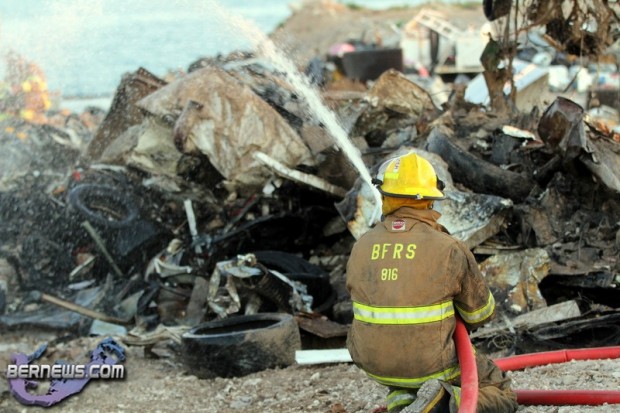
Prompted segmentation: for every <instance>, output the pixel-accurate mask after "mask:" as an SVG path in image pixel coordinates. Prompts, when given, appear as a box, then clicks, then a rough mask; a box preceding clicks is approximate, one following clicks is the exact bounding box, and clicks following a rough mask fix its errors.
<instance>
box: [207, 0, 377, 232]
mask: <svg viewBox="0 0 620 413" xmlns="http://www.w3.org/2000/svg"><path fill="white" fill-rule="evenodd" d="M208 4H209V5H210V7H211V11H213V12H215V13H216V14H217V15H218V17H220V18H221V19H222V20H223V21H225V22H226V23H227V24H228V25H230V27H234V28H236V29H238V30H239V31H238V32H237V33H240V34H242V35H243V36H244V37H245V38H246V39H247V40H249V41H250V43H251V44H252V46H253V48H254V49H255V50H256V51H257V53H259V54H261V55H263V56H265V57H266V58H268V59H269V60H270V61H271V63H272V64H273V65H274V66H275V67H276V68H277V69H278V70H280V71H281V72H283V73H284V74H285V76H286V78H287V79H288V81H289V82H290V83H291V86H293V88H295V90H296V91H297V92H298V93H299V95H300V96H302V97H303V98H304V99H305V100H306V102H307V104H308V106H309V107H310V110H311V111H312V114H313V115H314V116H315V117H316V119H317V120H319V121H320V122H321V124H322V125H323V126H324V127H325V128H326V129H327V131H328V132H329V134H330V135H331V136H332V138H333V139H334V141H335V143H336V145H337V146H338V147H339V148H340V149H341V150H342V151H343V153H344V154H345V155H346V157H347V158H348V159H349V162H351V164H352V166H353V167H354V168H355V169H357V171H358V172H359V174H360V177H361V178H362V181H363V182H364V183H366V184H367V185H368V187H369V188H371V191H372V194H373V197H374V199H375V207H376V208H375V212H374V213H373V214H372V217H371V218H370V219H369V221H370V222H368V225H371V224H372V223H374V222H376V221H377V220H378V218H379V216H380V214H381V194H380V193H379V191H378V190H377V188H376V187H375V186H374V185H373V184H372V178H371V176H370V173H369V172H368V169H367V168H366V165H365V164H364V162H363V160H362V157H361V154H360V152H359V150H358V149H357V148H356V147H355V146H354V145H353V143H352V142H351V140H350V139H349V137H348V135H347V133H346V131H345V130H344V129H343V128H342V126H341V125H340V122H339V121H338V119H337V117H336V115H335V113H334V112H333V111H331V110H330V109H329V108H328V107H327V106H326V105H325V104H324V103H323V99H322V98H321V95H320V93H319V91H318V90H317V88H316V87H314V86H313V85H312V84H311V83H310V81H309V80H308V78H307V77H306V75H305V74H303V73H301V72H300V71H299V70H298V69H297V67H296V66H295V64H294V63H293V61H292V60H291V59H290V58H289V57H287V56H286V55H285V54H284V53H283V51H282V50H280V49H279V48H278V47H277V46H276V45H275V43H274V42H273V41H272V40H271V39H270V38H269V37H268V36H267V35H266V34H265V33H264V32H263V31H262V30H261V29H260V28H259V27H258V26H257V25H256V24H255V23H254V22H252V21H251V20H248V19H246V18H244V17H241V16H237V15H234V14H232V13H230V12H229V11H227V10H226V9H225V8H224V7H223V6H221V5H220V4H219V3H218V2H217V1H216V0H210V1H208Z"/></svg>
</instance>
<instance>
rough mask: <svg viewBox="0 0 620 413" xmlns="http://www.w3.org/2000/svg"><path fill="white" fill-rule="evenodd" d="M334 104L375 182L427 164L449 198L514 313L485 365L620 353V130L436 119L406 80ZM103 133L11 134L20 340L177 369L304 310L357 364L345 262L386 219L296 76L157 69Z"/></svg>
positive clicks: (509, 114)
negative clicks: (617, 349) (59, 337)
mask: <svg viewBox="0 0 620 413" xmlns="http://www.w3.org/2000/svg"><path fill="white" fill-rule="evenodd" d="M332 86H333V87H330V86H329V85H327V86H325V87H324V89H323V90H322V94H323V99H324V101H325V102H326V104H327V105H328V106H329V108H330V109H331V110H333V111H334V112H335V113H336V114H337V116H338V118H339V119H340V121H341V124H342V125H343V127H344V128H345V130H346V132H347V133H348V135H349V137H350V139H351V141H352V142H353V143H354V145H355V147H356V149H357V150H358V151H359V155H361V157H362V159H363V161H364V163H365V164H366V165H367V167H368V169H369V170H370V171H371V172H372V171H374V170H375V169H376V168H377V167H378V165H380V164H381V163H382V162H384V161H385V160H386V159H389V158H390V157H393V156H396V155H398V154H401V153H404V152H407V151H418V152H420V153H423V154H424V156H426V157H428V158H429V159H430V161H431V162H432V163H433V165H434V166H435V169H436V170H437V171H438V174H439V176H440V178H441V179H442V180H443V181H444V182H446V183H447V187H446V191H445V192H446V195H447V200H446V201H443V202H440V203H438V204H439V205H437V206H436V208H437V209H438V210H439V211H440V212H441V213H442V214H443V216H442V218H441V221H440V222H441V223H442V224H444V226H446V227H447V228H448V229H449V230H450V231H451V232H452V233H453V234H454V235H455V236H456V237H457V238H459V239H461V240H463V241H464V242H465V243H466V244H467V245H468V246H469V247H470V248H471V249H472V250H473V252H474V253H475V255H476V258H477V259H478V260H479V264H480V268H481V270H482V272H483V274H484V275H485V277H486V279H487V281H488V282H489V284H490V286H491V288H492V290H493V292H494V294H495V296H496V300H497V302H498V308H499V315H498V317H496V321H495V322H494V324H492V325H490V326H487V327H485V328H483V329H480V330H478V331H476V332H475V333H474V334H473V335H472V339H473V340H474V341H476V342H478V343H479V344H480V346H481V348H484V349H486V350H488V351H489V352H496V353H497V352H499V353H503V354H506V355H508V354H513V353H522V352H528V351H532V350H541V349H554V348H566V347H587V346H602V345H607V344H613V343H617V342H618V340H619V339H620V312H619V310H618V302H619V300H618V297H619V295H618V283H619V282H620V261H619V260H618V256H619V252H620V218H619V217H620V196H619V193H620V135H619V134H618V132H614V130H613V128H610V127H609V125H607V124H606V123H604V122H602V121H601V120H599V119H594V118H593V117H592V116H591V115H590V114H589V112H587V111H586V110H585V109H584V108H583V107H582V106H581V105H579V104H577V103H576V102H574V101H572V100H570V99H568V98H566V97H557V98H556V99H554V100H553V102H552V103H551V104H550V105H548V106H546V107H541V108H539V107H532V108H531V110H529V111H527V112H524V111H519V110H516V109H515V110H510V111H505V112H496V111H489V110H488V109H487V107H486V106H485V105H484V104H483V103H472V102H471V101H468V100H466V99H465V98H464V91H463V90H462V89H459V88H458V87H456V86H455V88H454V92H453V93H452V94H451V96H450V98H449V99H448V100H447V101H445V102H443V103H442V104H441V105H438V104H437V103H436V102H435V101H434V99H433V98H432V97H431V96H432V95H431V93H430V92H429V91H428V90H427V88H428V83H426V82H424V81H421V80H420V79H419V78H417V77H415V76H411V75H409V74H403V73H402V72H399V71H397V70H393V69H390V70H387V71H385V72H383V74H381V76H380V77H378V78H377V79H375V80H374V81H371V82H368V83H367V84H366V85H362V86H360V83H355V88H354V89H350V90H344V89H342V84H341V86H339V87H336V86H335V85H332ZM90 115H92V116H91V117H90V118H89V122H92V118H93V116H95V115H97V113H96V111H92V113H90ZM99 115H100V116H99V117H96V127H93V126H92V123H86V122H85V121H84V120H83V119H81V118H80V117H76V116H67V115H63V114H58V115H57V118H55V119H56V121H55V122H50V123H47V124H43V125H36V124H30V123H28V122H27V121H23V120H20V121H17V120H15V119H8V120H7V119H5V120H3V121H2V124H1V125H0V133H1V135H0V140H1V141H2V145H3V148H5V150H4V151H2V153H1V154H0V165H2V168H0V169H1V170H2V180H1V181H0V234H1V236H0V328H2V329H16V328H22V327H40V328H47V329H50V328H51V329H56V330H59V331H70V332H73V333H74V334H80V335H83V334H89V333H90V334H93V335H98V334H102V335H103V334H108V333H110V332H113V333H114V334H120V335H122V336H123V337H125V343H126V344H130V345H143V346H147V347H149V348H151V350H152V351H157V345H158V343H161V342H165V341H167V340H169V339H173V340H176V341H177V342H178V341H179V340H178V338H179V332H183V331H186V330H187V329H189V328H191V327H192V326H195V325H198V324H200V323H201V322H205V321H210V320H216V319H223V318H226V317H230V316H237V315H252V314H257V313H263V312H264V313H268V312H284V313H289V314H292V315H294V316H295V318H296V320H297V323H298V325H299V327H300V331H301V338H302V341H301V345H302V346H303V347H304V348H313V347H322V348H326V347H340V346H342V345H343V342H344V338H345V336H346V332H347V328H348V327H347V324H348V323H349V322H350V321H351V318H352V313H351V303H350V301H349V298H348V296H347V292H346V290H345V288H344V279H345V274H344V268H345V263H346V260H347V257H348V253H349V251H350V247H351V245H352V243H353V242H354V241H355V239H356V238H358V237H359V236H360V235H361V234H363V233H364V232H365V231H366V230H368V229H369V223H370V222H372V219H371V216H372V214H373V211H375V210H376V209H375V206H376V205H375V204H374V201H373V198H372V196H371V195H370V194H369V191H368V189H369V188H368V187H367V186H365V185H364V182H363V181H362V180H361V179H360V178H359V171H357V170H356V169H355V168H354V167H353V166H351V163H350V161H349V158H348V156H347V154H346V153H344V152H343V151H342V150H340V148H339V147H338V146H337V145H336V144H335V142H334V141H333V139H332V138H331V135H330V131H329V130H328V129H326V127H325V126H324V125H322V124H321V123H320V122H318V121H316V120H315V119H314V117H313V116H312V115H311V111H310V110H309V108H308V105H307V102H305V101H304V97H303V96H300V95H299V92H298V91H297V90H296V89H295V88H294V87H293V86H292V85H291V84H290V83H289V81H288V79H287V77H286V75H285V74H282V73H280V72H278V70H276V69H274V68H273V67H272V66H271V65H270V63H269V62H268V61H266V60H264V59H262V58H261V57H260V56H255V55H254V54H251V53H234V54H231V55H228V56H220V57H217V58H205V59H201V60H200V61H197V62H196V63H195V64H193V65H192V66H191V67H190V68H189V70H188V73H187V74H186V75H181V76H179V77H178V78H177V79H174V80H172V81H170V82H167V81H164V80H163V79H159V78H157V77H156V76H154V75H153V74H151V73H149V72H148V71H147V70H145V69H143V68H140V69H139V70H137V71H136V72H134V73H130V74H127V75H125V76H124V78H123V79H122V82H121V84H120V85H119V87H118V89H117V91H116V94H115V96H114V99H113V102H112V105H111V107H110V109H109V111H108V112H107V113H105V116H101V114H99ZM18 133H19V134H20V135H19V137H18V136H17V134H18ZM93 320H95V321H96V322H93Z"/></svg>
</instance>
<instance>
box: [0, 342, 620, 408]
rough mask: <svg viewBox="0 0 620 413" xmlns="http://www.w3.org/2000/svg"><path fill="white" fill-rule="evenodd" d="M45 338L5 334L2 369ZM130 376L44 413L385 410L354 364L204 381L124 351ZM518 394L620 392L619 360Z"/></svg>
mask: <svg viewBox="0 0 620 413" xmlns="http://www.w3.org/2000/svg"><path fill="white" fill-rule="evenodd" d="M49 339H50V337H46V336H40V335H36V334H3V336H2V339H0V365H2V366H6V364H7V363H8V360H9V357H10V354H11V353H13V352H15V351H24V352H32V351H33V350H34V349H35V348H36V346H37V345H39V344H41V343H42V342H44V341H45V340H49ZM99 340H100V339H98V338H80V339H76V340H72V341H70V342H67V343H64V344H59V345H56V346H50V348H49V349H48V352H47V354H46V357H47V358H45V359H42V360H40V363H44V362H53V361H55V360H57V359H64V360H72V361H73V362H75V363H80V362H86V361H87V358H86V355H87V352H88V350H89V349H92V348H94V347H95V346H96V344H97V343H98V342H99ZM127 353H128V357H127V360H126V362H125V366H126V374H127V377H126V378H125V379H124V380H117V381H92V382H91V383H90V384H89V385H88V386H87V387H86V388H85V389H84V390H83V391H82V392H81V393H79V394H77V395H75V396H72V397H71V398H69V399H67V400H65V401H63V402H62V403H60V404H58V405H56V406H53V407H52V408H50V409H46V411H52V412H53V411H62V412H69V413H78V412H84V413H99V412H101V413H103V412H106V413H107V412H176V411H183V412H213V413H220V412H246V413H268V412H273V413H276V412H277V413H279V412H313V413H355V412H360V413H362V412H363V413H371V412H373V410H375V409H377V408H379V407H381V406H384V405H385V402H384V397H385V394H386V391H385V389H384V388H383V387H382V386H380V385H378V384H376V383H374V382H373V381H371V380H370V379H368V378H367V377H366V375H365V374H364V373H363V372H361V371H360V370H359V369H358V368H357V367H355V366H354V365H352V364H346V363H345V364H330V365H320V366H301V365H293V366H290V367H288V368H284V369H275V370H265V371H261V372H258V373H254V374H251V375H248V376H245V377H238V378H231V379H223V378H216V379H212V380H201V379H197V378H196V377H195V376H191V375H187V374H186V373H185V372H184V370H183V366H182V365H181V364H180V363H179V362H178V361H177V360H176V358H175V357H174V353H170V357H165V358H159V359H152V358H145V357H144V351H143V349H142V348H141V347H129V348H128V349H127ZM509 374H510V376H511V377H512V379H513V387H514V388H516V389H575V390H578V389H590V390H618V389H620V360H597V361H581V362H569V363H563V364H556V365H548V366H543V367H537V368H532V369H528V370H525V371H518V372H511V373H509ZM36 409H37V408H33V407H28V406H23V405H21V404H20V403H18V402H17V401H16V400H15V399H13V397H12V396H11V395H10V394H9V393H8V389H7V383H6V381H5V380H1V381H0V412H1V413H5V412H6V413H18V412H27V411H30V410H34V411H36ZM519 412H533V413H543V412H544V413H569V412H592V413H594V412H597V413H609V412H620V405H615V406H614V405H606V406H596V407H588V406H563V407H554V406H522V407H520V408H519Z"/></svg>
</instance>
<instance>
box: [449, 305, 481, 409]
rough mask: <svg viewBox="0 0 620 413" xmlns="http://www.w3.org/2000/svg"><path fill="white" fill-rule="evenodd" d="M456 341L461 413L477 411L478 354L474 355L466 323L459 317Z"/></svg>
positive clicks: (457, 319) (455, 335)
mask: <svg viewBox="0 0 620 413" xmlns="http://www.w3.org/2000/svg"><path fill="white" fill-rule="evenodd" d="M454 342H455V344H456V353H457V355H458V358H459V364H460V365H461V405H460V406H459V413H476V407H477V405H478V368H477V367H476V356H474V347H473V346H472V345H471V341H470V340H469V334H467V329H466V328H465V324H464V323H463V321H461V319H460V318H459V317H457V318H456V329H455V330H454Z"/></svg>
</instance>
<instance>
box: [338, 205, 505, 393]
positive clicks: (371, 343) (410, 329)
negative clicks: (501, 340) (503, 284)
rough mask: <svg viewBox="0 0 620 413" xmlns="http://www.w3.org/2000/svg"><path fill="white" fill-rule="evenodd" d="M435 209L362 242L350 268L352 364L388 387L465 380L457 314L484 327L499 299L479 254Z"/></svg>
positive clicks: (395, 218) (409, 212)
mask: <svg viewBox="0 0 620 413" xmlns="http://www.w3.org/2000/svg"><path fill="white" fill-rule="evenodd" d="M440 216H441V215H440V214H439V213H438V212H436V211H433V210H417V209H414V208H411V207H402V208H399V209H398V210H396V211H395V212H394V213H392V214H391V215H388V216H387V217H385V219H384V220H383V222H381V223H379V224H377V225H376V226H375V227H374V228H373V229H371V230H370V231H368V232H367V233H366V234H364V235H363V236H362V237H360V239H359V240H358V241H357V242H356V243H355V245H354V247H353V249H352V251H351V256H350V258H349V262H348V264H347V289H348V290H349V292H350V294H351V299H352V301H353V323H352V326H351V329H350V332H349V336H348V338H347V346H348V348H349V352H350V353H351V357H352V359H353V361H354V362H355V363H356V364H357V365H358V366H359V367H360V368H362V369H363V370H364V371H365V372H366V373H367V374H368V375H369V376H370V377H371V378H373V379H374V380H376V381H378V382H379V383H381V384H384V385H387V386H396V387H407V388H413V389H415V388H419V387H420V386H421V385H422V384H423V383H424V382H425V381H427V380H429V379H432V378H437V379H440V380H445V381H452V380H453V379H455V378H457V377H458V376H459V374H460V370H459V366H458V360H457V355H456V350H455V345H454V341H453V339H452V334H453V333H454V329H455V313H457V312H458V314H460V316H461V317H462V319H463V320H464V321H465V323H467V324H468V325H470V326H472V327H477V326H478V325H481V324H483V323H484V322H486V321H488V320H490V319H491V317H492V316H493V314H494V309H495V300H494V299H493V295H492V294H491V292H490V291H489V288H488V287H487V285H486V283H485V281H484V279H483V278H482V275H481V274H480V271H479V270H478V266H477V263H476V261H475V259H474V256H473V254H472V253H471V252H470V251H469V249H468V248H467V247H466V246H465V245H464V244H463V243H462V242H460V241H459V240H456V239H455V238H453V237H451V236H450V235H449V234H448V232H447V230H446V229H445V228H444V227H443V226H441V225H440V224H439V223H438V222H437V219H439V217H440Z"/></svg>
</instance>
